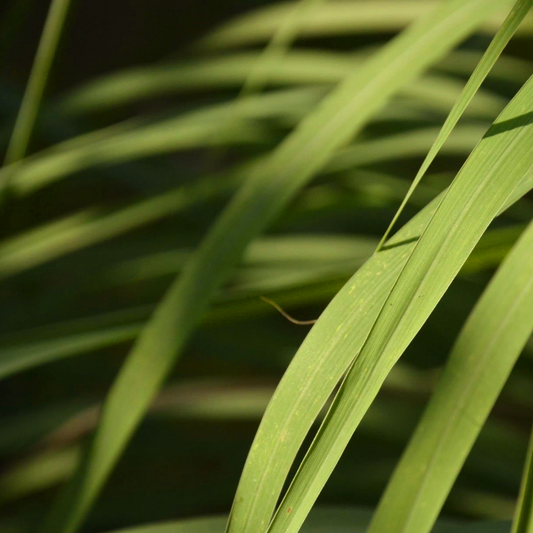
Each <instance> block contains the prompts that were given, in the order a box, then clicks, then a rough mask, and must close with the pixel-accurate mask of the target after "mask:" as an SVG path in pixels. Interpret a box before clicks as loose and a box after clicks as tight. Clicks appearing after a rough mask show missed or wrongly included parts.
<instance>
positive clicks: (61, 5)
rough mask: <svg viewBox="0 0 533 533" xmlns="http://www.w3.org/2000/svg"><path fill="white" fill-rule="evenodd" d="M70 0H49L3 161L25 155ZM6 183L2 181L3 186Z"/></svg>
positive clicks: (7, 163) (6, 163) (8, 162)
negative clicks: (41, 31)
mask: <svg viewBox="0 0 533 533" xmlns="http://www.w3.org/2000/svg"><path fill="white" fill-rule="evenodd" d="M69 4H70V0H52V4H51V6H50V9H49V11H48V16H47V18H46V22H45V25H44V29H43V33H42V36H41V40H40V42H39V47H38V49H37V54H36V56H35V61H34V62H33V67H32V70H31V74H30V78H29V80H28V84H27V86H26V91H25V93H24V97H23V99H22V104H21V106H20V110H19V113H18V116H17V120H16V122H15V127H14V128H13V133H12V135H11V139H10V141H9V145H8V148H7V153H6V157H5V160H4V164H5V165H9V164H11V163H15V162H17V161H19V160H20V159H22V158H24V156H25V155H26V152H27V150H28V144H29V141H30V138H31V134H32V132H33V129H34V126H35V121H36V118H37V114H38V112H39V108H40V106H41V101H42V97H43V93H44V89H45V87H46V82H47V80H48V75H49V73H50V67H51V66H52V61H53V59H54V56H55V53H56V50H57V45H58V43H59V38H60V36H61V31H62V29H63V26H64V22H65V18H66V14H67V11H68V7H69ZM7 185H8V184H5V183H4V184H3V187H4V188H5V187H6V186H7Z"/></svg>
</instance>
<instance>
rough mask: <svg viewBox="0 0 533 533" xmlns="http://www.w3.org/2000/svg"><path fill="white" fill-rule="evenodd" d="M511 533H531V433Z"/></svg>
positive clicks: (532, 450)
mask: <svg viewBox="0 0 533 533" xmlns="http://www.w3.org/2000/svg"><path fill="white" fill-rule="evenodd" d="M511 531H512V533H532V532H533V432H532V433H531V439H530V441H529V449H528V452H527V457H526V464H525V468H524V476H523V478H522V486H521V487H520V497H519V498H518V504H517V508H516V514H515V517H514V521H513V527H512V530H511Z"/></svg>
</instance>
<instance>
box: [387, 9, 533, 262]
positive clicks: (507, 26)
mask: <svg viewBox="0 0 533 533" xmlns="http://www.w3.org/2000/svg"><path fill="white" fill-rule="evenodd" d="M532 5H533V0H518V1H517V2H516V4H515V5H514V7H513V9H512V10H511V12H510V13H509V16H508V17H507V18H506V19H505V22H504V23H503V25H502V27H501V28H500V29H499V30H498V33H496V35H495V36H494V39H492V41H491V43H490V45H489V47H488V48H487V51H486V52H485V53H484V54H483V57H482V58H481V61H480V62H479V64H478V65H477V67H476V68H475V70H474V72H473V73H472V76H471V77H470V79H469V80H468V82H467V84H466V85H465V88H464V89H463V92H462V93H461V96H460V97H459V99H458V100H457V102H456V103H455V105H454V106H453V108H452V110H451V111H450V114H449V115H448V118H447V119H446V122H445V123H444V125H443V126H442V129H441V130H440V132H439V134H438V136H437V138H436V139H435V142H434V143H433V146H432V147H431V149H430V150H429V152H428V154H427V156H426V158H425V159H424V162H423V163H422V166H421V167H420V170H419V171H418V172H417V174H416V176H415V179H414V180H413V183H412V185H411V187H410V188H409V190H408V191H407V194H406V195H405V198H404V199H403V201H402V203H401V204H400V207H399V208H398V211H397V212H396V214H395V215H394V217H393V219H392V221H391V223H390V224H389V227H388V228H387V229H386V231H385V233H384V235H383V237H382V239H381V241H380V242H379V244H378V248H377V251H378V252H379V251H380V250H381V248H382V247H383V245H384V244H385V242H386V240H387V238H388V237H389V235H390V232H391V231H392V228H393V227H394V224H396V222H397V220H398V218H400V215H401V214H402V212H403V209H404V207H405V206H406V205H407V203H408V202H409V198H411V196H412V194H413V192H414V190H415V189H416V187H417V186H418V184H419V183H420V181H421V180H422V178H423V177H424V175H425V174H426V172H427V170H428V168H429V167H430V166H431V163H433V161H434V160H435V158H436V157H437V154H438V153H439V150H440V149H441V148H442V146H443V145H444V143H445V142H446V139H447V138H448V136H449V135H450V133H451V132H452V130H453V128H454V127H455V126H456V125H457V123H458V122H459V119H460V118H461V116H462V115H463V113H464V112H465V109H466V108H467V107H468V105H469V104H470V102H471V101H472V99H473V98H474V96H475V94H476V93H477V91H478V90H479V88H480V87H481V84H482V83H483V81H484V80H485V78H486V77H487V76H488V75H489V73H490V71H491V69H492V67H493V65H494V64H495V63H496V61H497V60H498V58H499V57H500V54H501V53H502V52H503V50H504V48H505V47H506V46H507V43H508V42H509V41H510V40H511V38H512V36H513V35H514V33H515V32H516V30H517V29H518V27H519V26H520V23H521V22H522V21H523V20H524V18H525V16H526V15H527V13H528V12H529V10H530V9H531V6H532Z"/></svg>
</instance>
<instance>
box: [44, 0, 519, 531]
mask: <svg viewBox="0 0 533 533" xmlns="http://www.w3.org/2000/svg"><path fill="white" fill-rule="evenodd" d="M500 5H501V2H499V1H498V2H496V1H495V0H469V1H465V0H461V1H458V0H452V1H450V2H445V3H443V4H441V5H439V7H438V8H437V9H436V10H435V11H432V12H431V13H430V14H429V16H427V17H424V18H423V19H421V20H420V21H418V23H416V24H414V25H413V26H412V27H410V28H409V29H408V30H407V31H406V32H405V33H402V34H401V35H400V36H399V37H398V38H397V39H395V40H393V41H392V42H391V43H390V44H389V45H388V46H386V47H384V48H382V49H381V50H380V51H379V52H378V53H376V54H374V55H373V56H372V57H371V58H370V59H369V60H368V61H367V62H366V63H365V65H364V67H363V68H362V69H360V70H359V71H358V72H357V73H355V74H354V75H353V76H350V77H348V78H347V79H346V80H345V81H344V82H342V83H341V84H340V85H339V86H338V87H337V88H336V89H335V90H334V91H333V92H332V93H331V94H330V95H329V96H328V97H326V99H325V100H324V101H323V102H321V104H320V105H319V107H318V108H317V109H316V111H315V112H313V113H311V114H310V115H309V116H308V117H307V118H306V119H304V120H303V121H302V122H301V123H300V124H299V126H298V127H297V128H296V130H295V131H294V132H293V133H291V134H290V135H289V136H288V138H287V139H286V140H285V141H284V142H283V143H282V144H281V146H280V147H279V148H278V149H276V150H275V151H274V152H273V154H272V155H271V156H270V157H269V158H268V159H267V161H266V162H265V163H264V165H262V166H261V167H260V168H258V169H257V171H256V172H254V173H253V174H252V175H251V176H250V177H249V179H248V180H247V181H246V183H245V184H244V185H243V187H242V188H241V189H240V191H239V192H238V193H237V195H236V196H235V198H234V199H233V201H232V202H231V203H230V205H229V206H228V207H227V208H226V210H225V211H224V213H223V214H222V215H221V217H220V218H219V219H218V221H217V222H216V223H215V225H214V226H213V228H212V230H211V231H210V232H209V234H208V235H207V237H206V238H205V240H204V241H203V243H202V244H201V245H200V247H199V249H198V251H197V254H196V256H195V258H194V259H193V261H192V262H190V263H189V264H188V265H187V267H186V268H185V270H184V272H183V273H182V275H181V276H180V277H179V279H178V280H177V282H176V283H175V284H174V285H173V286H172V287H171V288H170V290H169V292H168V293H167V294H166V296H165V297H164V299H163V301H162V302H161V304H160V305H159V307H158V309H157V310H156V312H155V314H154V315H153V317H152V319H151V320H150V322H149V324H148V325H147V327H146V328H145V330H144V331H143V334H142V335H141V336H140V337H139V338H138V339H137V342H136V344H135V346H134V347H133V349H132V352H131V353H130V355H129V357H128V359H127V361H126V363H125V364H124V366H123V367H122V369H121V372H120V375H119V376H118V378H117V380H116V382H115V383H114V385H113V387H112V389H111V391H110V394H109V397H108V401H107V402H106V404H105V406H104V408H103V410H102V419H101V423H100V426H99V428H98V429H97V431H96V434H95V437H94V440H93V442H92V445H91V448H90V449H89V452H88V454H87V455H86V460H85V461H83V464H82V465H81V466H80V469H79V470H78V473H77V475H76V476H74V478H73V480H72V483H70V484H69V485H68V486H67V487H66V488H65V491H64V493H63V497H62V498H61V500H60V501H59V503H58V505H57V506H56V507H55V508H54V510H53V511H52V513H51V515H50V516H49V519H48V520H47V522H46V525H45V528H44V529H45V531H53V532H54V533H67V532H69V533H70V532H73V531H75V530H76V529H78V527H79V526H80V524H81V522H82V520H83V518H84V516H85V515H86V514H87V512H88V510H89V508H90V507H91V505H92V504H93V502H94V500H95V499H96V497H97V495H98V493H99V492H100V490H101V488H102V486H103V484H104V482H105V480H106V479H107V477H108V476H109V473H110V471H111V469H112V468H113V466H114V464H115V463H116V461H117V459H118V458H119V457H120V455H121V453H122V451H123V450H124V448H125V446H126V445H127V443H128V441H129V439H130V437H131V435H132V433H133V431H134V430H135V428H136V427H137V425H138V423H139V422H140V420H141V419H142V417H143V415H144V413H145V411H146V409H147V407H148V405H149V403H150V401H151V399H152V397H153V396H154V394H155V393H156V392H157V390H158V389H159V387H160V386H161V384H162V382H163V380H164V379H165V377H166V376H167V375H168V373H169V372H170V370H171V368H172V367H173V365H174V362H175V360H176V358H177V355H178V353H179V351H180V349H181V347H182V346H183V344H184V343H185V341H186V340H187V338H188V336H189V334H190V333H191V332H192V330H193V329H194V328H195V326H196V325H197V323H198V321H199V320H200V318H201V316H202V315H203V313H204V312H205V310H206V309H207V307H208V305H209V303H210V301H211V300H212V298H213V295H214V292H215V291H216V289H217V288H218V287H219V286H220V284H221V283H222V282H223V281H224V279H225V278H226V277H227V275H228V274H229V273H230V272H231V270H232V269H233V267H234V266H235V265H236V264H237V263H238V261H239V259H240V256H241V254H242V252H243V251H244V249H245V248H246V246H247V245H248V244H249V243H250V241H252V240H253V238H255V237H256V236H257V235H258V234H259V233H260V232H261V231H263V230H264V229H265V228H266V226H267V225H268V224H269V223H270V222H271V221H272V220H273V219H274V217H275V216H276V215H277V214H278V213H280V212H281V210H282V209H283V208H284V207H285V206H286V205H287V204H288V202H289V201H290V200H291V199H292V198H293V196H294V194H295V193H296V192H297V191H298V189H299V188H301V187H302V186H303V185H304V184H305V183H306V182H307V181H309V180H310V179H311V178H312V176H313V175H314V174H316V173H317V172H318V171H319V170H320V169H321V167H322V166H323V165H324V164H325V163H326V162H327V161H328V159H329V158H330V157H331V154H332V152H333V151H334V150H335V149H337V148H338V147H340V146H341V145H343V144H345V143H346V142H347V141H349V140H350V138H352V137H353V135H354V134H355V133H356V132H357V131H359V130H360V129H361V128H362V127H363V125H364V124H365V123H366V122H367V121H368V119H369V118H370V117H371V116H372V114H373V113H374V112H375V111H377V110H378V109H380V108H381V107H382V105H383V104H384V103H385V102H386V101H387V100H388V99H389V98H390V97H391V96H392V95H393V94H394V93H395V92H396V91H397V90H398V88H399V87H401V86H404V85H405V84H406V83H408V82H409V81H411V80H412V79H413V78H414V77H416V75H418V74H420V73H421V72H422V71H423V70H424V69H425V68H427V67H428V66H429V65H430V64H431V63H433V62H434V61H436V60H437V59H438V58H439V57H441V56H442V55H443V54H444V53H445V52H446V51H447V50H449V49H450V48H451V47H453V46H454V45H455V44H456V43H457V42H458V41H459V40H461V39H462V38H464V37H465V36H466V35H468V34H469V33H470V32H471V31H473V29H474V28H475V27H476V26H477V25H479V24H480V23H481V22H482V21H483V20H484V19H486V18H487V17H488V16H489V15H490V14H491V12H492V10H493V9H494V10H496V9H497V8H498V7H499V6H500ZM523 129H525V130H527V128H523ZM520 131H521V130H520ZM516 170H517V172H518V170H519V169H518V168H517V169H516ZM521 177H522V175H520V176H518V178H517V179H516V180H515V181H514V185H515V186H516V185H517V184H518V182H519V180H520V178H521ZM513 188H514V187H513ZM511 192H512V188H511V190H509V191H508V195H507V196H509V195H510V193H511ZM505 199H506V198H504V199H503V201H502V202H501V204H502V205H503V203H504V200H505ZM497 200H498V199H497V197H496V198H495V199H494V200H493V202H495V201H497ZM489 206H490V204H489ZM489 206H488V207H487V209H489ZM499 207H501V205H498V208H499ZM497 210H498V209H497ZM495 215H496V213H493V214H492V216H495ZM465 259H466V258H465ZM237 501H239V498H237ZM271 505H273V503H272V502H267V503H266V504H265V508H267V509H268V508H271ZM235 511H236V508H234V510H233V512H232V518H233V519H235V518H236V515H235ZM244 514H246V512H245V513H244ZM264 514H267V516H264ZM264 514H263V516H262V517H261V518H260V519H259V520H257V521H255V520H254V523H255V526H254V527H253V529H254V533H257V531H259V530H261V529H263V528H264V526H266V520H268V518H269V516H268V515H269V514H270V513H269V511H268V510H267V513H264ZM246 521H247V520H246ZM239 522H241V521H240V520H236V522H234V524H235V525H237V524H238V523H239ZM237 529H239V527H237Z"/></svg>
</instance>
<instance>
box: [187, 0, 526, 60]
mask: <svg viewBox="0 0 533 533" xmlns="http://www.w3.org/2000/svg"><path fill="white" fill-rule="evenodd" d="M438 3H439V2H438V1H427V0H426V1H424V2H420V1H418V0H415V1H407V2H406V1H403V2H401V3H399V2H394V1H390V0H374V1H373V2H372V3H367V2H344V1H329V2H327V3H325V4H323V5H321V6H319V7H318V8H317V9H315V10H313V12H311V13H309V14H308V16H307V17H305V18H303V19H302V20H301V21H300V23H299V32H298V36H299V37H307V38H309V37H315V38H316V37H328V36H332V35H334V36H339V35H350V34H364V33H370V34H372V33H383V32H393V31H398V30H401V29H402V28H403V27H405V26H407V25H409V24H410V23H411V22H413V21H414V20H416V19H417V18H418V17H420V16H423V15H425V14H426V13H428V12H429V11H430V10H431V9H432V8H434V7H436V6H437V5H438ZM510 5H511V2H509V3H506V2H502V3H501V9H502V11H503V10H504V9H505V8H506V7H507V6H510ZM293 9H294V3H293V2H281V3H277V4H275V5H269V6H266V7H265V8H263V9H261V10H255V11H254V12H252V13H249V14H245V15H243V16H241V17H239V18H236V19H234V20H232V21H230V22H229V23H227V24H225V25H224V26H222V27H221V28H219V29H218V30H215V31H214V32H212V33H211V34H209V35H207V36H206V37H205V38H203V39H201V40H200V42H199V43H198V47H199V48H201V49H208V50H220V49H224V48H231V47H236V46H246V45H250V44H254V43H259V42H264V41H267V40H269V39H270V38H271V37H272V35H273V34H274V32H275V31H277V29H278V28H279V26H280V25H281V24H282V23H283V20H285V18H286V17H287V16H288V14H289V13H290V12H291V11H292V10H293ZM501 21H502V17H501V16H500V14H497V15H494V16H492V17H490V18H489V17H488V20H486V22H485V23H484V25H483V26H482V28H481V29H482V30H483V31H488V32H490V33H491V34H492V33H493V32H495V31H497V29H498V28H499V27H500V26H501ZM532 31H533V17H532V16H528V17H527V19H526V21H525V23H524V25H523V26H522V27H521V28H520V30H519V35H526V36H527V35H531V33H532Z"/></svg>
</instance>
